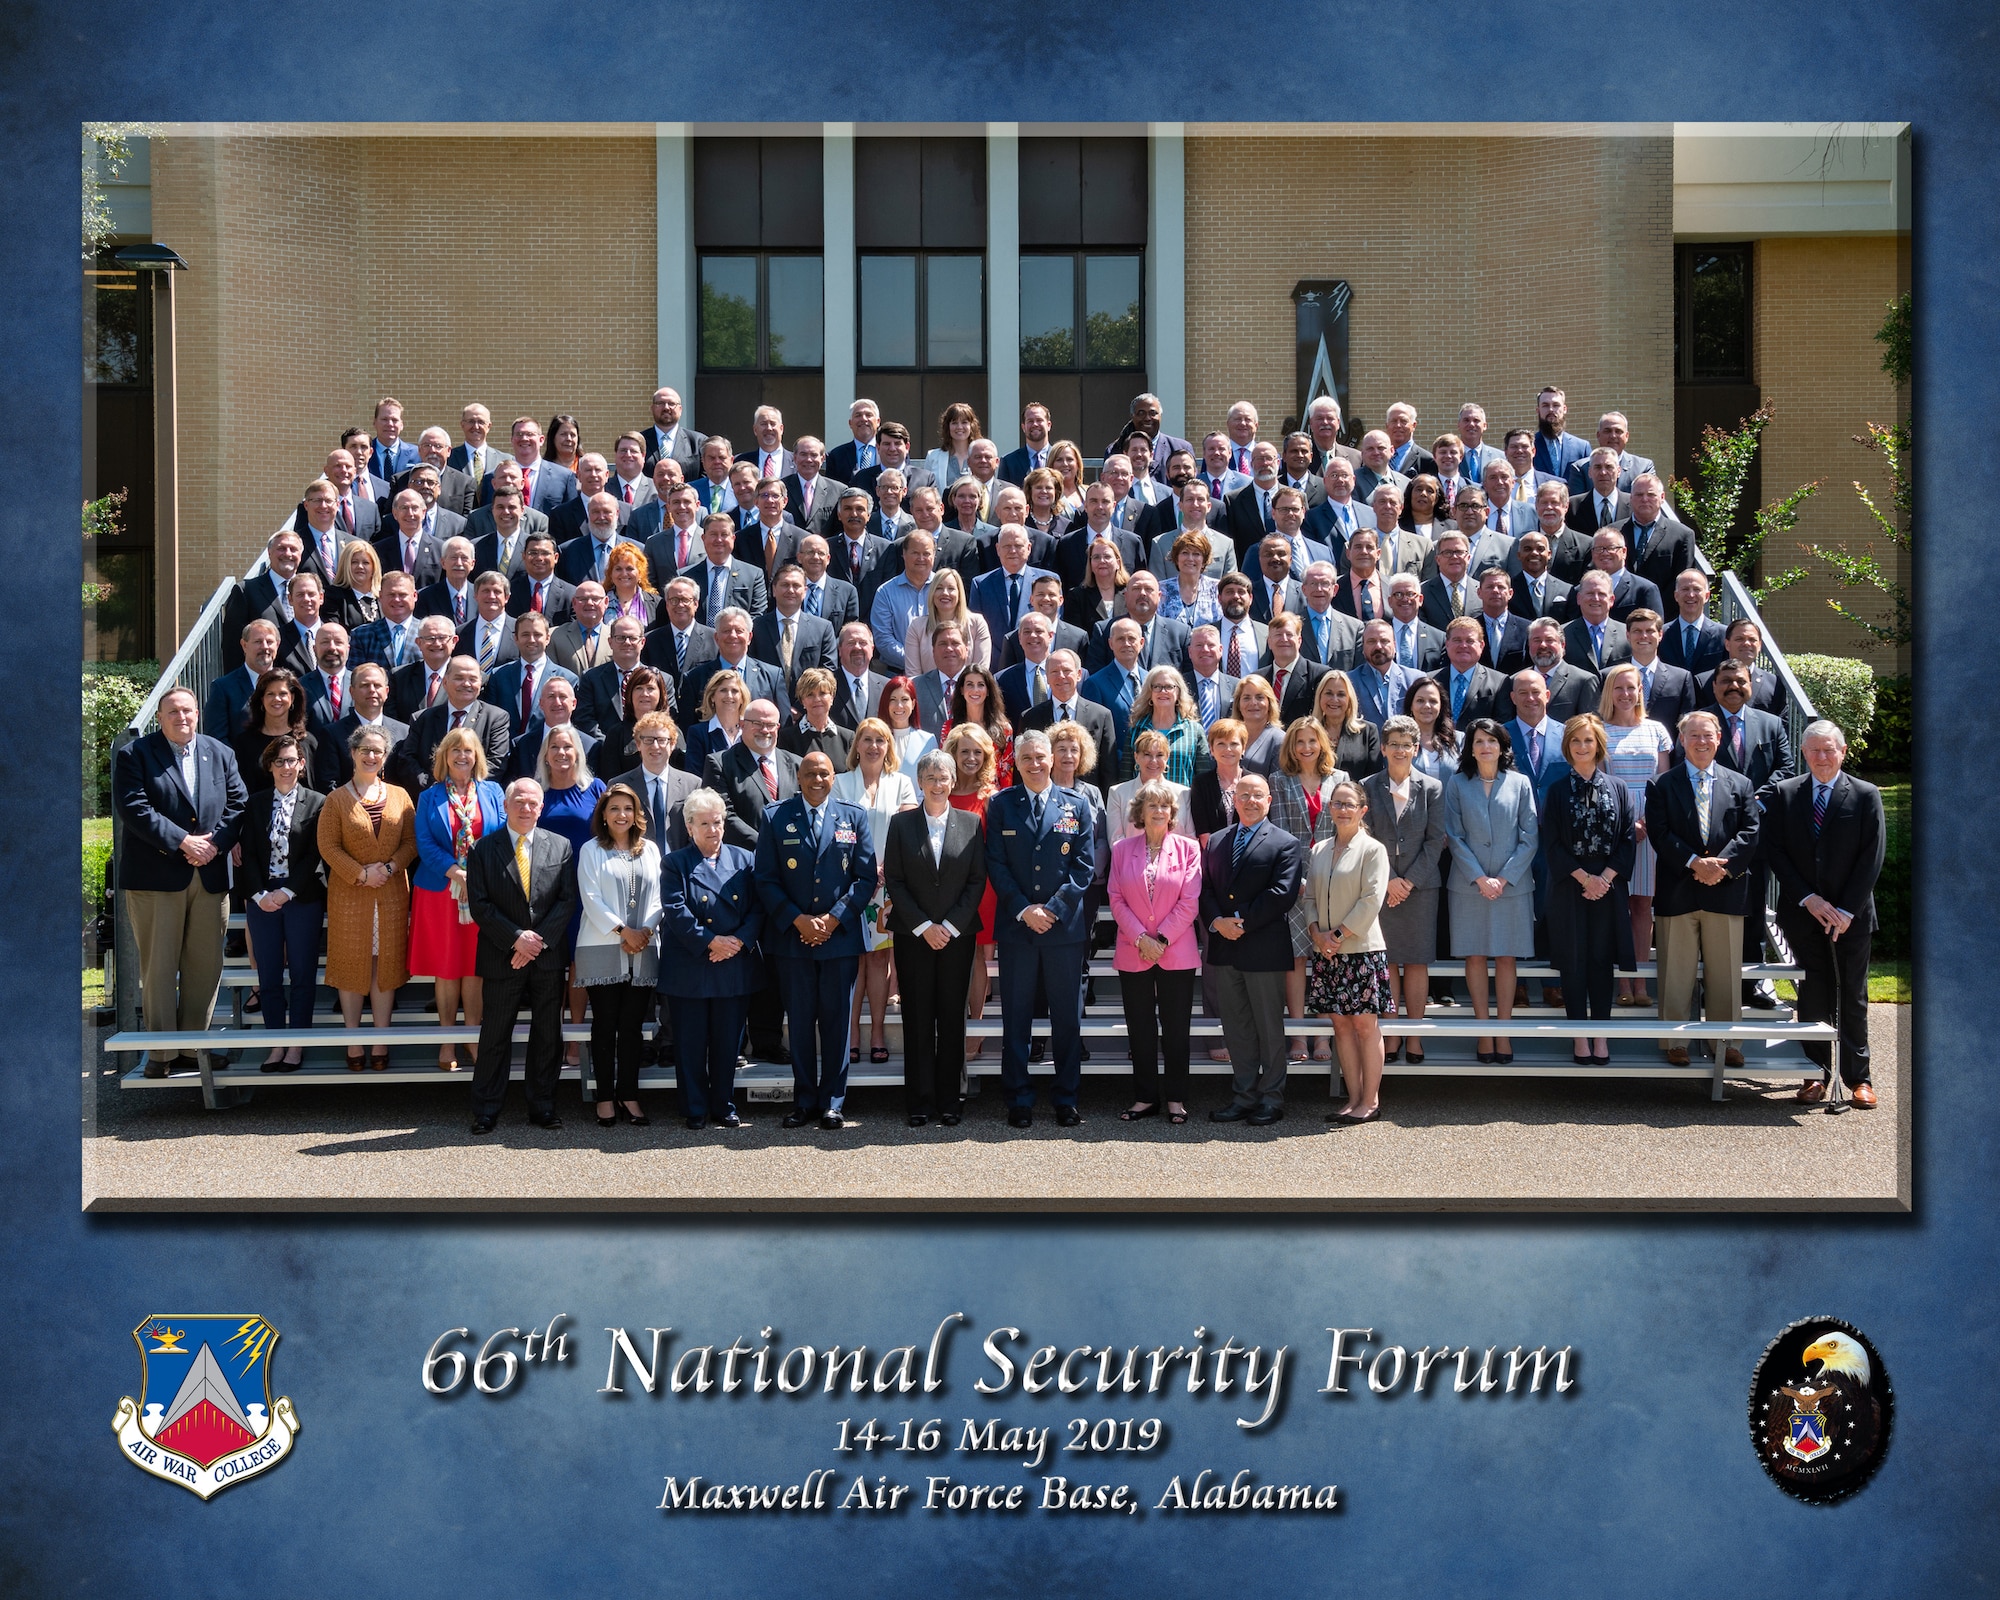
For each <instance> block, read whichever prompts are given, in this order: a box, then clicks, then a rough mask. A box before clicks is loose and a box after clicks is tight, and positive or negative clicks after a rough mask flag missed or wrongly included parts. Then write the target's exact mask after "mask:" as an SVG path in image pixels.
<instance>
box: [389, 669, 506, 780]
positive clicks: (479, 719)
mask: <svg viewBox="0 0 2000 1600" xmlns="http://www.w3.org/2000/svg"><path fill="white" fill-rule="evenodd" d="M479 688H480V677H479V663H478V662H476V661H474V660H473V659H472V658H471V657H470V656H454V657H452V659H451V660H450V661H449V662H447V663H446V665H445V669H444V695H443V697H442V698H441V699H440V700H439V701H438V703H437V704H436V705H434V706H432V707H431V708H430V709H429V710H428V711H419V712H418V713H417V714H416V715H415V716H414V717H412V718H411V719H410V731H409V732H408V733H407V734H405V735H404V736H403V739H402V742H401V743H400V744H398V745H397V746H396V748H395V749H394V750H393V751H391V752H390V755H389V766H388V769H387V770H388V776H389V781H390V782H392V783H399V784H401V785H402V786H403V787H404V788H405V789H407V790H408V791H409V792H410V794H411V796H412V798H414V797H415V796H417V795H418V794H421V793H422V792H423V791H424V790H425V789H427V788H428V787H430V784H431V782H432V779H431V757H432V756H434V755H436V754H437V747H438V744H439V742H440V741H441V740H442V739H443V738H444V736H445V735H446V734H447V733H449V732H450V731H451V730H452V729H453V728H465V729H468V730H469V731H470V732H471V733H472V734H473V735H474V736H475V737H476V738H477V739H478V740H479V742H480V744H481V745H483V746H484V747H485V750H486V770H487V771H488V772H499V771H501V770H502V769H503V768H504V767H505V766H506V765H507V752H508V751H509V750H510V749H511V748H512V747H513V743H514V739H513V735H512V734H511V733H510V732H509V731H508V720H507V713H506V712H504V711H502V710H501V709H500V708H499V707H498V706H490V705H487V704H486V703H485V701H483V700H481V699H480V698H479Z"/></svg>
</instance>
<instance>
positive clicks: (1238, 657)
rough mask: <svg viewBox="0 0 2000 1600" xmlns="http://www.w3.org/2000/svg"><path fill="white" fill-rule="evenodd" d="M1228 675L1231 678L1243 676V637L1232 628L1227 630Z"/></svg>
mask: <svg viewBox="0 0 2000 1600" xmlns="http://www.w3.org/2000/svg"><path fill="white" fill-rule="evenodd" d="M1229 675H1230V677H1232V678H1240V677H1242V676H1243V636H1242V635H1241V634H1240V633H1238V632H1237V631H1236V630H1235V629H1234V628H1231V629H1230V630H1229Z"/></svg>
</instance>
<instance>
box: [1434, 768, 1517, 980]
mask: <svg viewBox="0 0 2000 1600" xmlns="http://www.w3.org/2000/svg"><path fill="white" fill-rule="evenodd" d="M1444 831H1445V837H1446V838H1447V839H1448V840H1449V841H1450V842H1451V876H1450V877H1449V878H1448V879H1447V880H1446V884H1445V888H1446V892H1447V893H1448V894H1449V895H1450V897H1451V953H1452V954H1453V955H1455V956H1517V957H1522V958H1531V957H1533V955H1534V953H1535V871H1534V869H1535V844H1536V840H1537V839H1538V838H1539V836H1540V830H1539V828H1538V826H1537V823H1536V820H1535V795H1534V790H1533V788H1532V787H1531V786H1530V785H1529V782H1528V779H1527V776H1526V774H1524V773H1520V772H1511V771H1503V772H1500V773H1498V774H1496V775H1495V777H1494V779H1493V789H1492V792H1491V793H1490V794H1489V793H1488V792H1487V791H1486V789H1485V787H1484V785H1483V784H1482V783H1481V781H1480V778H1479V775H1478V774H1477V773H1473V774H1471V775H1470V776H1468V775H1467V774H1465V773H1462V772H1454V773H1453V774H1452V775H1451V777H1450V778H1449V779H1447V780H1446V782H1445V786H1444ZM1482 877H1484V878H1499V879H1501V880H1503V881H1504V882H1505V883H1506V885H1507V887H1506V889H1505V890H1504V891H1503V892H1502V893H1501V896H1500V898H1499V899H1497V900H1488V899H1487V898H1486V897H1485V896H1484V895H1482V894H1481V893H1480V892H1479V891H1478V890H1477V889H1476V888H1474V887H1473V882H1474V880H1475V879H1477V878H1482Z"/></svg>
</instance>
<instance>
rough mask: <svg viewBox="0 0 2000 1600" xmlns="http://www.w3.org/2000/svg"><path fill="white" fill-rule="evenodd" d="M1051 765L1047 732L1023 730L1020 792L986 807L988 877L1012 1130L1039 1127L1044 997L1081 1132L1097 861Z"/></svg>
mask: <svg viewBox="0 0 2000 1600" xmlns="http://www.w3.org/2000/svg"><path fill="white" fill-rule="evenodd" d="M1037 709H1038V710H1039V709H1040V708H1039V707H1038V708H1037ZM1099 759H1100V762H1101V761H1102V759H1103V758H1102V757H1101V756H1100V758H1099ZM1051 765H1052V763H1051V759H1050V754H1049V739H1048V735H1047V734H1046V733H1044V732H1042V731H1041V730H1039V729H1032V730H1027V731H1024V732H1022V733H1020V734H1017V735H1016V736H1015V739H1014V775H1015V784H1014V787H1013V788H1010V789H1003V790H1001V791H1000V793H998V794H996V795H994V796H993V798H992V799H991V800H990V801H988V802H987V806H986V873H987V877H988V879H989V880H990V881H991V883H992V885H993V889H994V895H995V904H994V910H993V932H994V938H995V941H996V942H997V943H998V944H999V946H1000V1016H1001V1022H1002V1025H1003V1030H1004V1031H1003V1033H1002V1037H1001V1051H1000V1076H1001V1082H1002V1084H1003V1085H1004V1088H1005V1092H1006V1095H1007V1101H1008V1112H1007V1123H1008V1126H1009V1127H1013V1128H1027V1127H1031V1126H1032V1125H1033V1123H1034V1119H1035V1113H1034V1105H1035V1088H1034V1083H1033V1080H1032V1079H1031V1078H1030V1077H1029V1075H1028V1047H1029V1035H1030V1033H1031V1032H1032V1019H1033V1017H1034V1013H1035V1009H1036V1003H1037V999H1038V996H1039V995H1040V994H1042V993H1046V995H1047V998H1048V1006H1049V1033H1050V1050H1049V1056H1050V1059H1051V1061H1052V1062H1053V1063H1054V1066H1055V1082H1054V1084H1053V1085H1052V1086H1051V1089H1050V1096H1049V1097H1050V1099H1051V1100H1052V1101H1053V1102H1054V1105H1055V1108H1056V1122H1057V1123H1058V1124H1059V1125H1060V1126H1062V1127H1065V1128H1073V1127H1075V1126H1077V1124H1079V1123H1080V1122H1082V1121H1083V1114H1082V1113H1081V1112H1080V1111H1078V1110H1077V1106H1076V1100H1077V1089H1078V1086H1079V1084H1080V1082H1081V1075H1082V1071H1083V1051H1082V1046H1083V1031H1082V1030H1083V979H1084V964H1085V961H1086V958H1087V957H1088V955H1089V950H1090V944H1089V939H1090V929H1089V927H1088V925H1087V924H1086V922H1085V920H1084V896H1085V893H1086V891H1088V889H1089V888H1090V881H1091V873H1092V868H1093V864H1094V859H1095V856H1094V848H1093V841H1092V831H1093V828H1092V819H1091V811H1090V806H1089V803H1088V802H1087V801H1086V800H1085V799H1084V798H1083V797H1082V796H1081V795H1079V794H1078V793H1076V792H1075V791H1074V790H1071V789H1059V788H1057V787H1055V785H1054V784H1053V783H1052V782H1051V781H1050V776H1049V774H1050V768H1051Z"/></svg>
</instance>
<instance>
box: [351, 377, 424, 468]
mask: <svg viewBox="0 0 2000 1600" xmlns="http://www.w3.org/2000/svg"><path fill="white" fill-rule="evenodd" d="M360 443H361V448H362V450H363V451H364V452H365V454H364V455H363V457H362V461H361V464H362V465H365V466H366V467H367V468H368V470H369V471H370V472H372V473H374V475H375V476H376V477H378V478H382V479H385V480H386V479H390V478H393V477H395V476H396V475H397V474H398V473H400V472H402V471H404V470H405V469H406V468H409V467H414V466H415V465H416V464H417V462H418V460H419V459H421V458H420V457H419V456H418V454H417V447H416V446H415V445H414V444H412V443H411V442H410V441H409V440H408V439H405V438H404V437H403V403H402V401H400V400H397V399H394V398H392V397H388V396H385V397H384V398H382V399H380V400H377V401H376V402H375V437H374V438H372V439H364V440H362V441H360Z"/></svg>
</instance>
